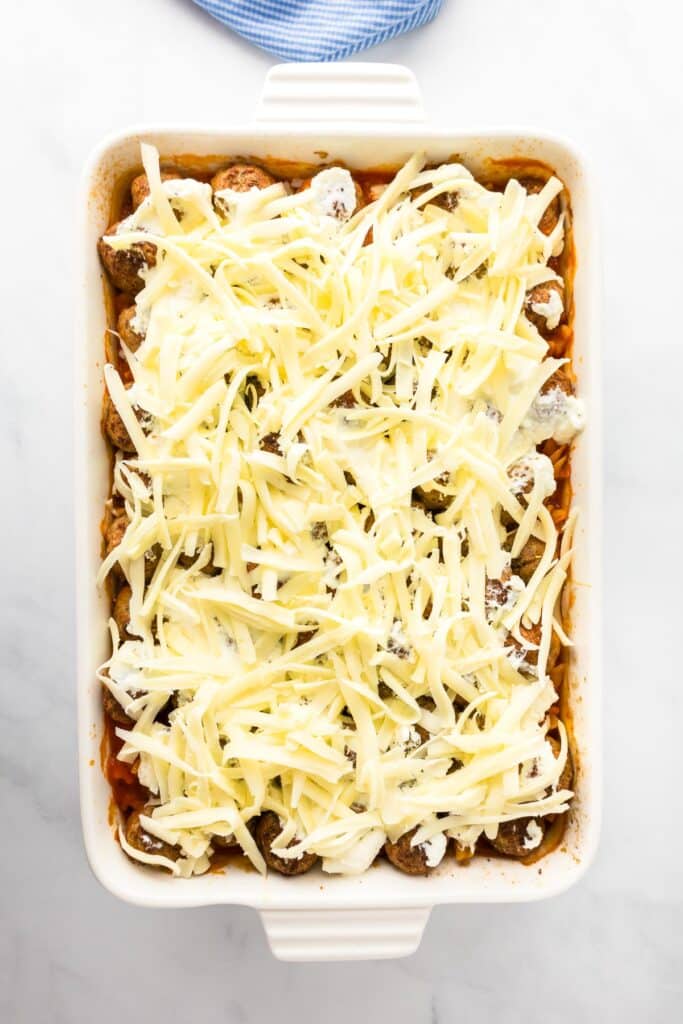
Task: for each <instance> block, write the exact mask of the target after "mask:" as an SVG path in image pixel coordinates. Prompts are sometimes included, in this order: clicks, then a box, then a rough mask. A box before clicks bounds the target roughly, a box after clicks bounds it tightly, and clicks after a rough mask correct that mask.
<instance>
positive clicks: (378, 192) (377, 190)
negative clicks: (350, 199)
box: [365, 182, 387, 203]
mask: <svg viewBox="0 0 683 1024" xmlns="http://www.w3.org/2000/svg"><path fill="white" fill-rule="evenodd" d="M386 190H387V186H386V185H385V184H383V183H380V182H374V183H373V184H372V185H367V186H366V189H365V191H366V194H367V197H368V202H369V203H376V202H377V200H378V199H379V198H380V197H381V196H382V195H383V194H384V192H386Z"/></svg>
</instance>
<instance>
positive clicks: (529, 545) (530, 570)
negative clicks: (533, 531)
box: [512, 537, 545, 583]
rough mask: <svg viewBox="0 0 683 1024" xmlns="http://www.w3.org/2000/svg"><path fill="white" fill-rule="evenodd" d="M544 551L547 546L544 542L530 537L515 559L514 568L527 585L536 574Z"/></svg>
mask: <svg viewBox="0 0 683 1024" xmlns="http://www.w3.org/2000/svg"><path fill="white" fill-rule="evenodd" d="M544 551H545V544H544V543H543V541H542V540H538V538H536V537H529V539H528V541H527V542H526V544H525V545H524V547H523V548H522V550H521V551H520V553H519V554H518V556H517V558H515V559H513V561H512V568H513V569H514V571H515V573H516V574H517V576H519V577H520V578H521V579H523V580H524V582H525V583H528V582H529V580H530V579H531V577H532V576H533V574H534V573H535V572H536V569H537V568H538V565H539V563H540V561H541V558H542V557H543V552H544Z"/></svg>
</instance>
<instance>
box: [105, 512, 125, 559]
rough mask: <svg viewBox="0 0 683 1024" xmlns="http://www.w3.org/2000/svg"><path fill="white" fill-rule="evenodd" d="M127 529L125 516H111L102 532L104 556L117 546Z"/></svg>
mask: <svg viewBox="0 0 683 1024" xmlns="http://www.w3.org/2000/svg"><path fill="white" fill-rule="evenodd" d="M127 529H128V519H127V518H126V516H125V515H119V516H112V518H111V519H110V520H109V522H108V524H107V527H106V529H105V531H104V545H105V556H106V555H108V554H109V553H110V551H113V550H114V548H117V547H118V546H119V544H120V543H121V541H122V540H123V535H124V533H125V532H126V530H127Z"/></svg>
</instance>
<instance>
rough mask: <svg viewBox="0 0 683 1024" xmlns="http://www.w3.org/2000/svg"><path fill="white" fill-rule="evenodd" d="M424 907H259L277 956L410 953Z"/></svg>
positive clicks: (424, 919)
mask: <svg viewBox="0 0 683 1024" xmlns="http://www.w3.org/2000/svg"><path fill="white" fill-rule="evenodd" d="M430 910H431V907H401V908H391V909H388V910H387V909H385V910H372V909H364V910H262V911H261V920H262V921H263V927H264V928H265V932H266V936H267V938H268V942H269V944H270V948H271V950H272V952H273V954H274V955H275V956H276V957H277V958H278V960H304V961H312V960H385V959H392V958H396V957H401V956H410V954H411V953H414V952H415V950H416V949H417V947H418V946H419V945H420V941H421V939H422V933H423V932H424V929H425V925H426V924H427V921H428V919H429V912H430Z"/></svg>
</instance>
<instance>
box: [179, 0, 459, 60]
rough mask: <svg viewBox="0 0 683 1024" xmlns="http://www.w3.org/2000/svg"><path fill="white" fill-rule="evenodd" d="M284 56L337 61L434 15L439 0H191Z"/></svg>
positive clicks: (407, 30)
mask: <svg viewBox="0 0 683 1024" xmlns="http://www.w3.org/2000/svg"><path fill="white" fill-rule="evenodd" d="M194 3H196V4H198V5H199V6H200V7H203V8H204V10H206V11H208V12H209V14H212V15H213V17H214V18H218V20H219V21H222V22H223V24H224V25H228V26H229V28H231V29H233V31H235V32H238V33H239V34H240V35H241V36H244V38H245V39H248V40H249V42H250V43H254V45H255V46H260V47H261V49H262V50H268V51H270V53H275V54H277V56H278V57H282V59H283V60H302V61H314V60H325V61H328V60H341V59H342V58H343V57H349V56H351V54H352V53H358V51H359V50H365V49H367V47H368V46H376V45H377V43H383V42H384V40H385V39H391V38H392V37H393V36H397V35H399V34H400V33H401V32H409V31H410V30H411V29H413V28H417V27H418V26H419V25H424V24H426V23H427V22H428V21H431V20H432V18H434V17H435V16H436V15H437V14H438V12H439V9H440V7H441V4H442V3H443V0H194Z"/></svg>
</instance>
